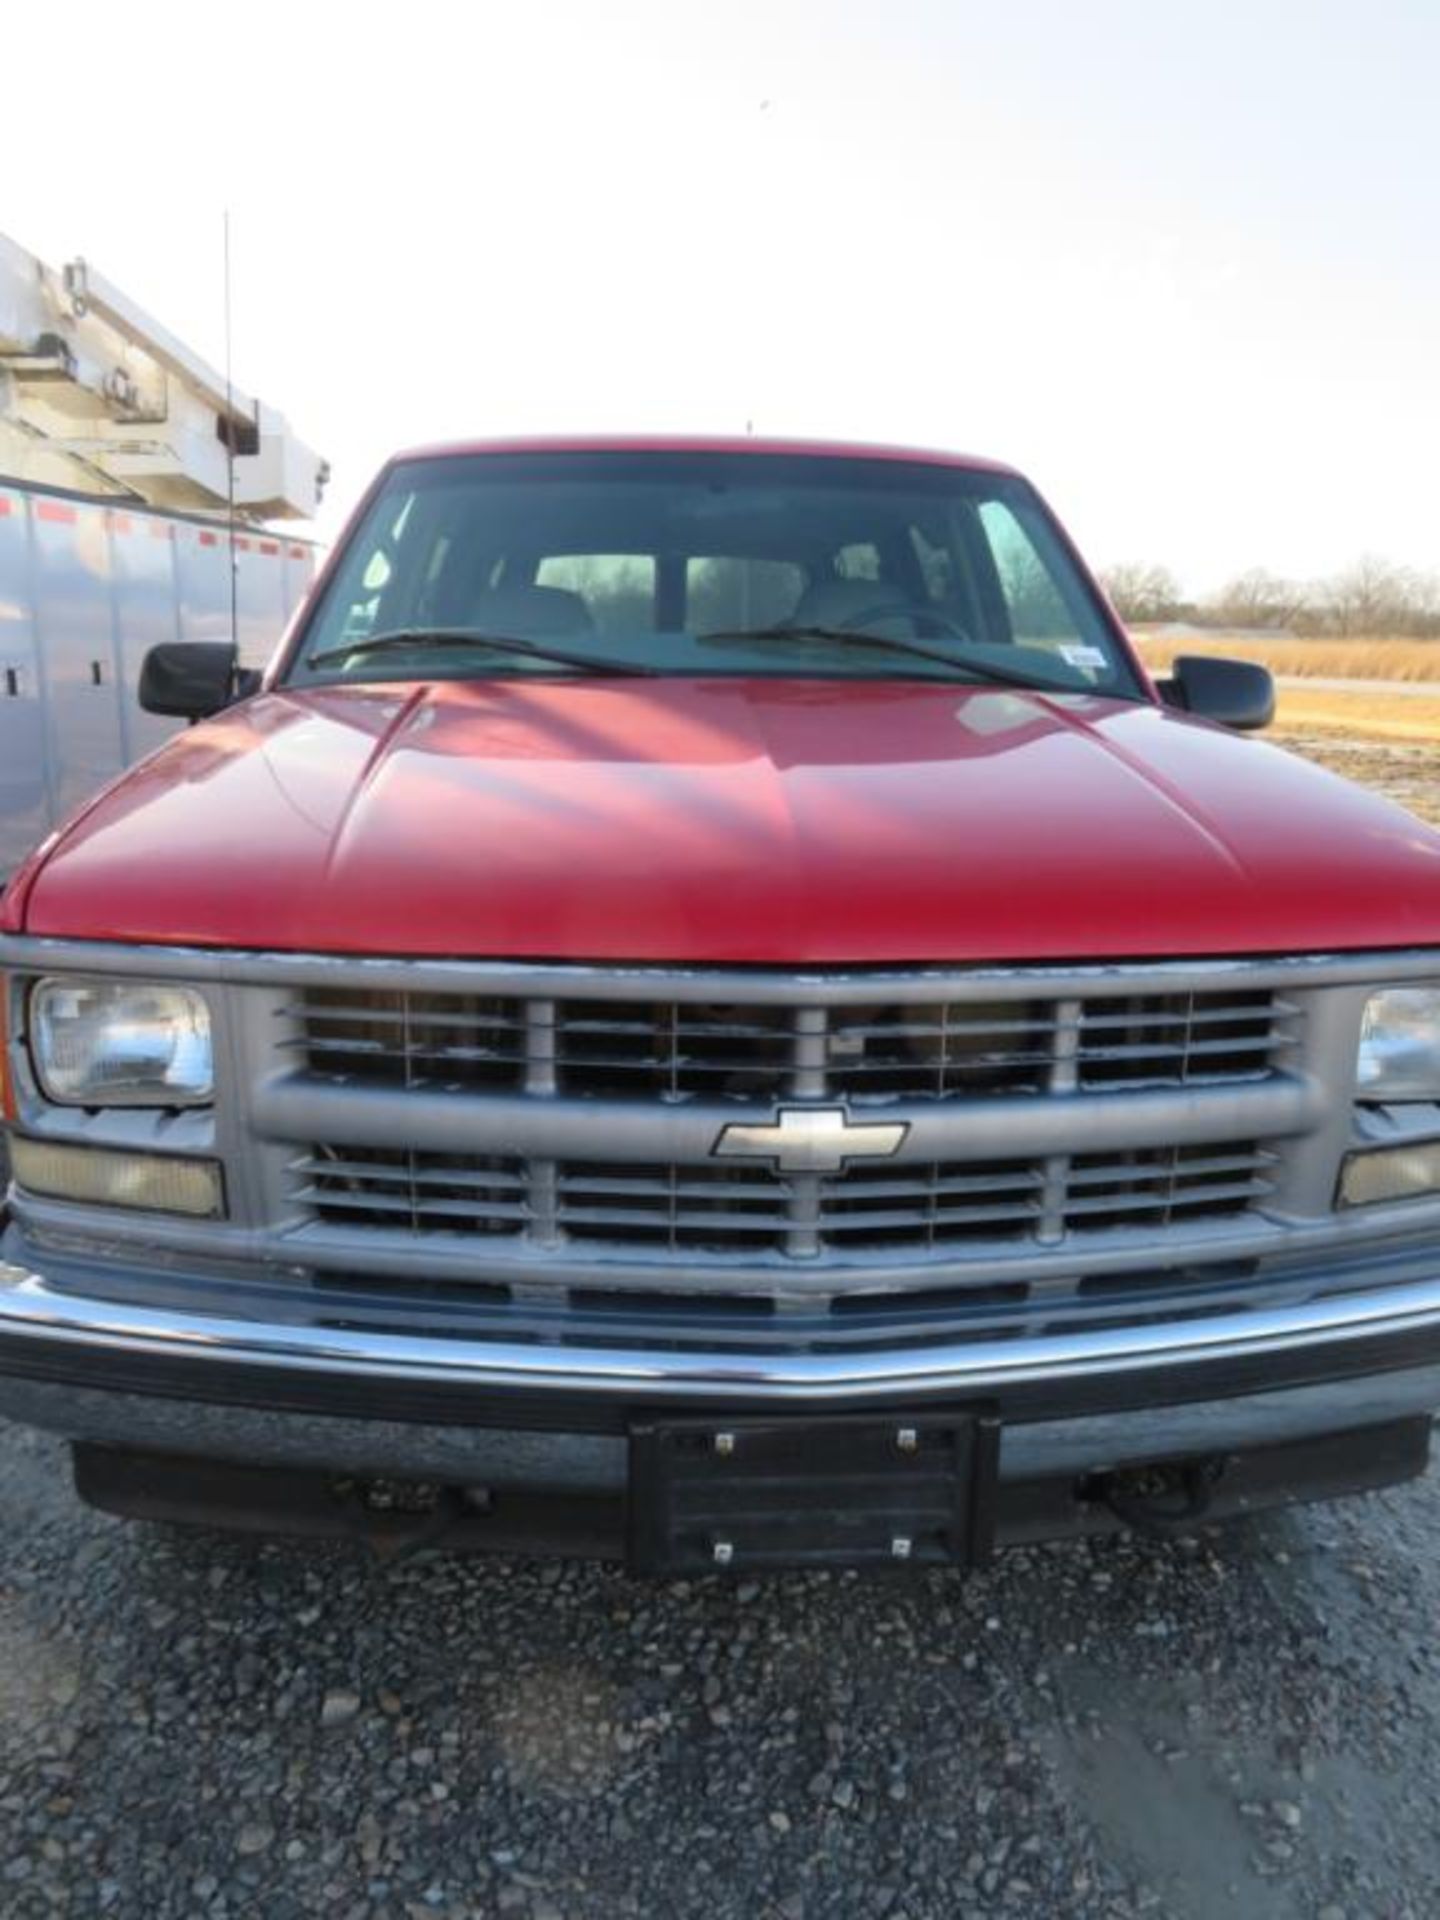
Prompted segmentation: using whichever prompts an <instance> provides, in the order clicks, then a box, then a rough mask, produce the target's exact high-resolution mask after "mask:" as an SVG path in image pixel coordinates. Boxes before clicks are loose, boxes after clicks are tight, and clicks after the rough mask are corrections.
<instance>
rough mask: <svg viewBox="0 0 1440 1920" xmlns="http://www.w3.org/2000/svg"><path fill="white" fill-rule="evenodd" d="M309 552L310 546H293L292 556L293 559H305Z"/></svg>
mask: <svg viewBox="0 0 1440 1920" xmlns="http://www.w3.org/2000/svg"><path fill="white" fill-rule="evenodd" d="M309 552H310V549H309V548H308V547H291V549H290V558H291V559H292V560H304V559H306V558H307V557H308V556H309Z"/></svg>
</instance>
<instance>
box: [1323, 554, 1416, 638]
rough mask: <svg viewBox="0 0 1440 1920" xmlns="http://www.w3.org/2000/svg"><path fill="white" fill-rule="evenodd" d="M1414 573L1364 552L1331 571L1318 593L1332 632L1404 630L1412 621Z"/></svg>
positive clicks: (1369, 632)
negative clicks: (1338, 571) (1351, 563)
mask: <svg viewBox="0 0 1440 1920" xmlns="http://www.w3.org/2000/svg"><path fill="white" fill-rule="evenodd" d="M1417 586H1418V582H1417V581H1416V578H1415V576H1414V575H1413V574H1412V573H1410V572H1408V571H1407V570H1406V569H1405V568H1404V567H1397V566H1393V565H1392V564H1391V563H1390V562H1389V561H1388V560H1381V559H1379V558H1378V557H1377V556H1376V555H1374V554H1366V555H1365V556H1364V557H1363V558H1362V559H1359V560H1357V561H1356V562H1355V564H1354V566H1352V567H1347V568H1346V569H1345V571H1344V572H1343V573H1337V574H1333V575H1332V576H1331V577H1330V579H1329V580H1327V581H1326V582H1325V583H1324V586H1323V588H1322V590H1321V593H1320V595H1319V597H1318V606H1319V611H1320V613H1321V614H1322V616H1323V618H1324V622H1325V625H1326V626H1327V627H1328V628H1329V629H1330V631H1331V632H1332V633H1338V634H1342V635H1344V636H1345V637H1346V638H1348V637H1350V636H1351V635H1352V634H1365V635H1369V634H1377V633H1405V632H1408V631H1409V630H1410V628H1411V626H1412V624H1413V614H1414V611H1415V600H1416V597H1417Z"/></svg>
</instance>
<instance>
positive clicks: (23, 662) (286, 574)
mask: <svg viewBox="0 0 1440 1920" xmlns="http://www.w3.org/2000/svg"><path fill="white" fill-rule="evenodd" d="M326 478H327V470H326V467H325V464H324V462H323V461H321V460H320V459H319V457H318V456H317V455H315V454H314V453H313V452H311V451H310V449H308V448H307V447H305V446H304V445H303V444H302V443H301V442H300V441H298V440H297V439H296V438H295V437H294V435H293V434H292V433H291V432H290V430H289V428H288V426H287V425H286V422H285V421H284V420H283V418H282V417H281V416H280V415H279V414H277V413H275V412H273V411H272V410H271V409H270V408H268V407H265V406H263V405H262V404H261V403H260V402H259V401H256V400H252V399H251V398H250V397H249V396H247V395H245V394H241V393H237V392H235V391H233V390H228V389H227V383H226V381H225V379H224V377H223V376H222V375H220V374H218V373H217V372H216V371H215V370H214V369H213V368H211V367H209V366H207V365H206V364H205V363H204V362H203V361H202V360H201V359H200V358H199V357H198V356H197V355H195V354H193V353H191V352H190V351H189V349H188V348H186V347H185V346H184V345H183V344H182V343H181V342H179V341H177V340H176V339H174V338H173V336H171V335H170V334H169V333H167V332H166V331H165V329H163V328H162V327H161V326H160V325H159V324H158V323H157V322H155V321H153V320H150V319H149V318H148V317H147V316H146V315H145V314H143V313H142V312H141V311H140V310H139V309H138V308H136V307H135V306H134V305H133V304H132V303H131V302H130V301H128V300H127V299H126V298H125V296H124V295H123V294H121V293H120V292H119V290H118V289H117V288H115V287H113V286H111V285H110V284H109V282H108V281H105V280H103V279H101V278H100V276H98V275H97V274H95V273H94V271H93V270H92V269H91V268H89V267H88V266H87V265H86V264H85V263H84V262H83V261H79V260H77V261H74V262H72V263H71V264H70V265H69V266H68V267H66V268H64V269H63V270H62V271H59V272H56V271H54V270H53V269H51V268H49V267H47V266H45V265H44V263H43V262H41V261H39V260H37V259H35V258H34V257H33V256H32V255H30V254H27V253H25V252H23V251H22V250H21V249H20V248H19V247H17V246H15V245H14V243H13V242H11V241H9V240H6V239H5V238H4V236H3V235H0V878H3V876H4V875H5V874H6V873H7V872H9V871H11V870H12V869H13V868H14V867H15V865H16V864H17V863H18V861H19V860H20V858H21V857H22V856H23V854H24V853H25V852H26V851H27V850H28V848H29V847H31V846H33V845H34V844H35V843H36V842H37V841H38V840H40V839H42V838H43V837H44V835H45V833H46V832H47V831H48V830H49V828H50V827H51V826H52V825H53V824H54V823H55V822H56V821H57V820H58V819H60V818H62V817H63V816H64V815H65V814H67V813H69V812H70V811H71V810H72V809H73V808H74V807H76V806H78V805H79V804H80V803H81V802H83V801H84V800H85V799H86V798H87V797H88V796H89V795H90V794H91V793H92V792H94V790H95V789H96V788H97V787H98V786H100V785H101V784H102V783H103V782H105V781H106V780H109V779H110V778H112V777H113V776H114V775H115V774H116V773H118V772H119V771H120V770H121V768H122V767H124V766H125V765H127V764H128V763H129V762H130V761H131V760H133V759H134V758H136V756H137V755H139V754H141V753H144V752H147V751H148V750H149V749H150V748H151V747H153V746H156V745H158V744H159V742H160V741H161V740H162V739H164V738H165V736H166V735H167V734H168V733H169V732H171V731H173V724H172V723H170V722H166V721H162V720H158V719H156V718H155V717H154V716H153V715H150V714H146V713H143V712H142V711H141V709H140V707H139V705H138V703H137V701H136V698H135V689H136V683H137V680H138V677H139V671H140V663H141V661H142V660H143V658H144V655H145V653H146V651H147V649H148V648H149V647H151V646H153V645H155V644H156V643H157V642H159V641H163V640H181V641H184V640H217V639H218V640H225V639H229V638H230V637H231V635H232V632H233V634H234V637H235V639H236V641H237V643H238V649H239V658H240V662H241V664H243V665H246V666H255V665H259V664H260V663H261V662H262V661H263V660H264V659H265V658H266V656H267V655H268V653H269V652H270V650H271V648H272V647H273V645H274V643H275V641H276V640H277V638H278V637H279V635H280V633H281V631H282V629H283V627H284V624H285V622H286V620H287V619H288V617H289V615H290V613H291V611H292V610H293V608H294V606H295V605H296V603H297V601H298V600H299V599H300V597H301V596H302V594H303V593H304V591H305V589H306V587H307V586H308V585H309V582H310V579H311V577H312V575H313V572H314V548H313V547H312V545H311V544H310V543H309V542H308V541H307V540H304V539H302V538H300V537H298V536H297V535H296V534H294V533H292V532H290V531H288V529H285V530H277V529H276V527H275V526H274V524H273V523H274V522H276V521H286V520H300V521H303V520H305V519H308V518H309V517H310V516H311V515H312V514H313V513H314V511H315V508H316V506H317V505H318V503H319V499H320V492H321V489H322V487H323V485H324V483H325V480H326ZM232 493H233V511H232V506H231V499H232ZM232 579H233V590H232ZM232 614H233V624H232Z"/></svg>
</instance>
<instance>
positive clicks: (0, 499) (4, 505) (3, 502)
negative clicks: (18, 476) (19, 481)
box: [0, 493, 10, 520]
mask: <svg viewBox="0 0 1440 1920" xmlns="http://www.w3.org/2000/svg"><path fill="white" fill-rule="evenodd" d="M9 511H10V502H9V500H8V498H7V497H6V496H5V495H4V494H3V493H0V520H3V519H4V518H5V515H6V514H7V513H9Z"/></svg>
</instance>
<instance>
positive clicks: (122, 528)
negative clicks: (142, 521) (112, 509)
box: [105, 513, 135, 533]
mask: <svg viewBox="0 0 1440 1920" xmlns="http://www.w3.org/2000/svg"><path fill="white" fill-rule="evenodd" d="M105 520H106V524H107V525H108V526H109V528H110V531H111V532H112V533H133V532H134V530H135V529H134V525H133V523H132V521H131V519H130V516H129V514H128V513H107V514H106V516H105Z"/></svg>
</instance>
